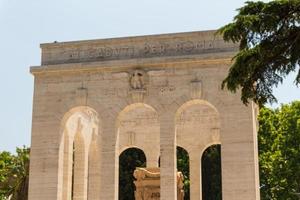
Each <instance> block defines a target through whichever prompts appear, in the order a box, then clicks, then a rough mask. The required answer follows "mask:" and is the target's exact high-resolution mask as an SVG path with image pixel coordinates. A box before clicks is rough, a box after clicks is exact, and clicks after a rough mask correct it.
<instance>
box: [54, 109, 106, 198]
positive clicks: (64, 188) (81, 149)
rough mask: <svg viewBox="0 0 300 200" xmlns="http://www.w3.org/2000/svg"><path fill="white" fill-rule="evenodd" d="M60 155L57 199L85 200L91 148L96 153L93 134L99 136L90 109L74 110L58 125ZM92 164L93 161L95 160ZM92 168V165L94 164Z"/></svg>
mask: <svg viewBox="0 0 300 200" xmlns="http://www.w3.org/2000/svg"><path fill="white" fill-rule="evenodd" d="M61 133H62V134H61V145H60V151H59V152H60V154H59V165H60V167H59V170H60V171H59V173H60V174H61V176H60V177H61V179H60V180H59V184H60V187H59V188H60V189H59V191H58V194H59V196H61V198H62V199H74V200H76V199H86V198H87V196H88V178H89V176H88V171H89V163H91V162H88V160H89V154H90V151H89V149H90V147H93V148H92V149H93V151H91V152H92V154H94V153H95V151H97V149H96V147H95V145H93V144H91V143H92V135H93V133H94V135H95V138H96V136H97V135H98V117H97V113H96V112H95V111H94V110H92V109H91V108H89V107H85V106H82V107H76V108H74V109H72V110H70V111H69V112H67V113H66V114H65V116H64V117H63V120H62V126H61ZM94 158H95V159H94V160H91V161H92V162H96V161H98V160H97V157H94ZM93 164H94V163H92V166H93ZM94 166H95V165H94ZM99 170H100V169H99Z"/></svg>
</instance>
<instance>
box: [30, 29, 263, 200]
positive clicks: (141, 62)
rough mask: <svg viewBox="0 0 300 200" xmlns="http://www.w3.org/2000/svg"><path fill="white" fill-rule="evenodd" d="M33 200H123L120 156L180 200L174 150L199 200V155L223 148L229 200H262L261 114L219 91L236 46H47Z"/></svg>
mask: <svg viewBox="0 0 300 200" xmlns="http://www.w3.org/2000/svg"><path fill="white" fill-rule="evenodd" d="M41 49H42V62H41V66H33V67H31V73H32V74H33V75H34V99H33V119H32V138H31V141H32V143H31V155H30V179H29V181H30V182H29V200H71V199H74V200H117V199H118V187H119V186H118V176H119V174H118V173H119V171H118V167H119V163H118V162H119V155H120V154H121V153H122V152H123V151H124V150H126V149H128V148H131V147H136V148H139V149H141V150H143V151H144V153H145V155H146V161H147V167H148V168H156V167H158V160H159V158H160V199H161V200H175V199H177V169H176V147H177V146H180V147H182V148H184V149H185V150H187V152H188V154H189V160H190V196H191V200H200V199H202V193H201V188H202V187H201V155H202V153H203V152H204V151H205V149H206V148H208V147H209V146H211V145H214V144H220V145H221V153H222V160H221V166H222V195H223V199H224V200H259V199H260V198H259V173H258V150H257V120H256V115H257V106H256V105H255V104H253V103H250V104H249V105H248V106H245V105H243V104H242V102H241V101H240V94H239V92H237V93H236V94H232V93H230V92H228V91H226V90H222V89H221V82H222V80H223V79H224V78H225V77H226V75H227V73H228V70H229V67H230V65H231V62H232V57H233V55H234V54H235V53H236V51H237V50H238V46H237V45H235V44H232V43H225V42H224V41H223V40H222V38H221V37H219V36H216V35H215V32H214V31H200V32H190V33H175V34H162V35H150V36H138V37H126V38H115V39H100V40H87V41H75V42H54V43H48V44H42V45H41Z"/></svg>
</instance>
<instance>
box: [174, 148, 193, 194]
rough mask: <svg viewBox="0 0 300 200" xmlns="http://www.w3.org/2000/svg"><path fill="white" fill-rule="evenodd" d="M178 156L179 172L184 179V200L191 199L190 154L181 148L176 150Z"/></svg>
mask: <svg viewBox="0 0 300 200" xmlns="http://www.w3.org/2000/svg"><path fill="white" fill-rule="evenodd" d="M176 154H177V171H179V172H181V173H182V174H183V177H184V183H183V189H184V200H189V199H190V163H189V162H190V159H189V154H188V152H187V151H186V150H185V149H184V148H181V147H178V146H177V148H176Z"/></svg>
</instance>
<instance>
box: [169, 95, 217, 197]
mask: <svg viewBox="0 0 300 200" xmlns="http://www.w3.org/2000/svg"><path fill="white" fill-rule="evenodd" d="M175 117H176V118H175V120H176V142H177V145H178V146H182V147H185V148H186V149H188V150H189V153H190V155H189V158H190V162H189V164H190V177H189V185H190V193H189V195H190V196H189V197H190V199H193V200H194V199H196V200H197V199H201V196H202V190H201V189H202V186H201V183H202V182H201V180H202V178H201V177H202V174H201V152H202V151H203V148H204V147H205V145H206V144H220V143H221V141H220V131H219V130H220V117H219V112H218V110H217V109H216V108H215V107H214V106H213V105H212V104H210V103H209V102H207V101H205V100H200V99H195V100H191V101H188V102H186V103H184V104H183V105H181V106H180V108H179V109H178V110H177V112H176V116H175ZM186 198H187V197H186ZM214 200H215V199H214Z"/></svg>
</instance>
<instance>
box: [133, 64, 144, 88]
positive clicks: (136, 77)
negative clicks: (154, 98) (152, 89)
mask: <svg viewBox="0 0 300 200" xmlns="http://www.w3.org/2000/svg"><path fill="white" fill-rule="evenodd" d="M145 81H146V73H145V71H143V70H141V69H136V70H134V71H133V72H132V73H131V75H130V87H131V89H133V90H145V85H146V82H145Z"/></svg>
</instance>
